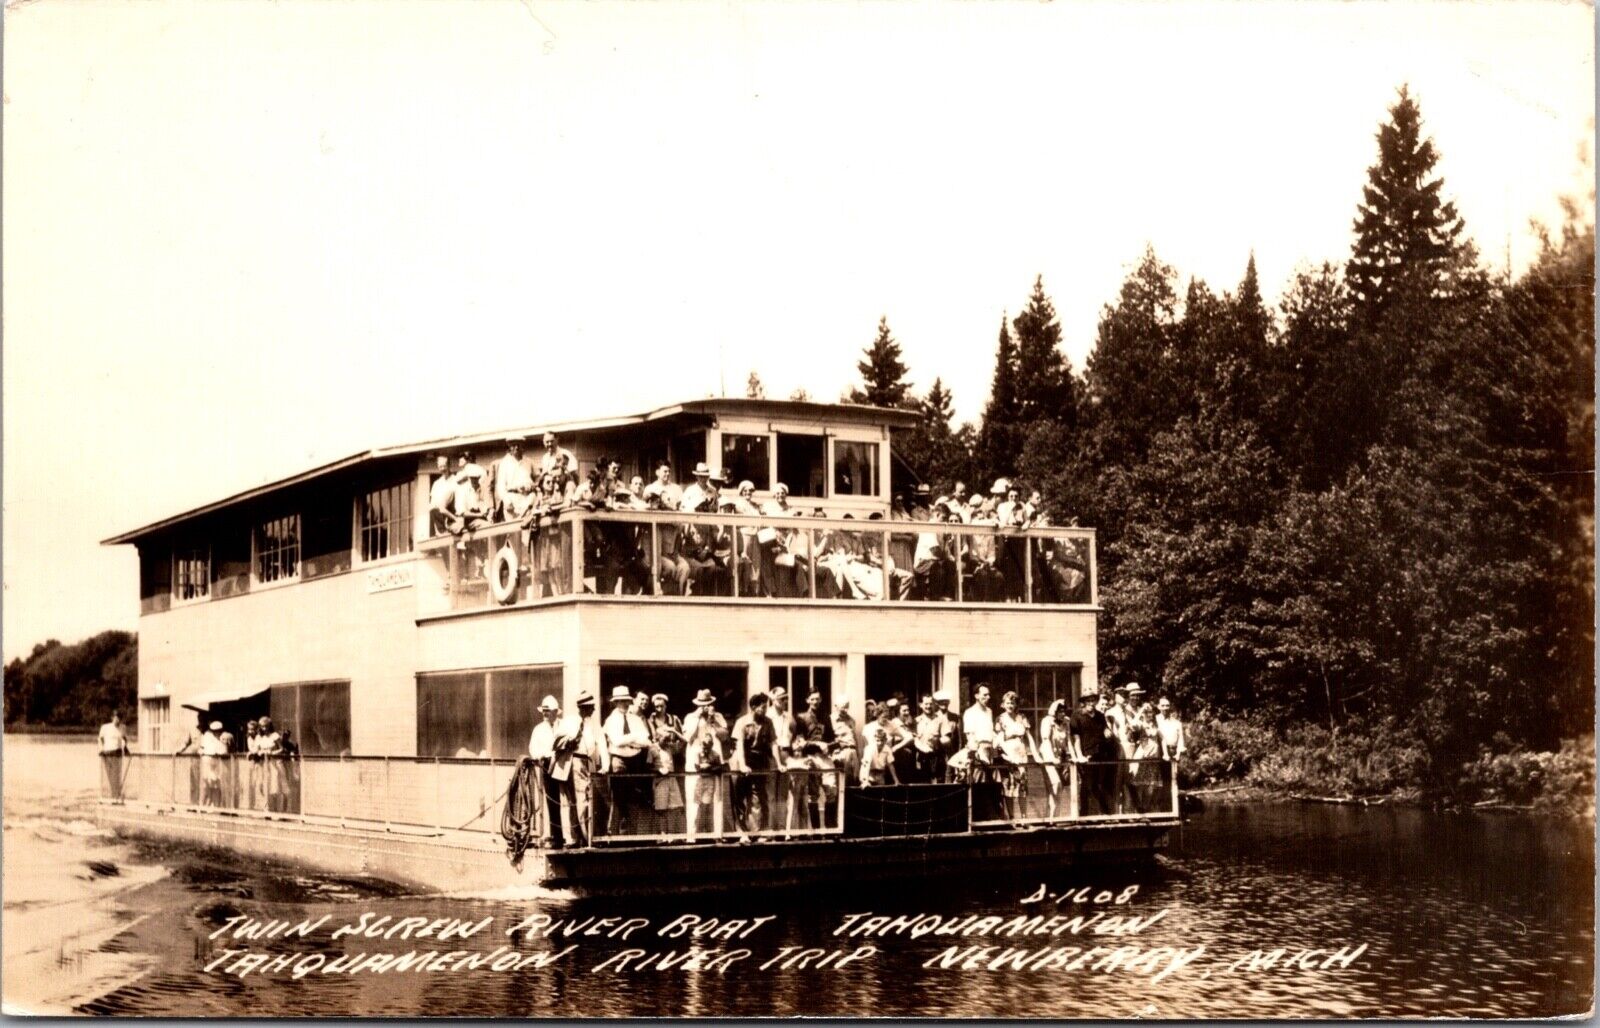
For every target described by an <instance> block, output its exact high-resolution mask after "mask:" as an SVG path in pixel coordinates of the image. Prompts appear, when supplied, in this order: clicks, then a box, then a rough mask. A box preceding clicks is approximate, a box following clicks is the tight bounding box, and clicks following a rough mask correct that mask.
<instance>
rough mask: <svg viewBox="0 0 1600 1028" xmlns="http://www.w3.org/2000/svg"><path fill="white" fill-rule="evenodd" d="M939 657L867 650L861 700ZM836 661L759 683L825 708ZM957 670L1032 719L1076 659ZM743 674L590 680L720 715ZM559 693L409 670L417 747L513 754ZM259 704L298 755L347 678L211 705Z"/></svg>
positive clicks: (333, 737) (1073, 689) (175, 738)
mask: <svg viewBox="0 0 1600 1028" xmlns="http://www.w3.org/2000/svg"><path fill="white" fill-rule="evenodd" d="M939 667H940V661H939V660H938V659H937V658H924V657H868V658H867V683H866V684H867V699H869V700H886V699H888V698H890V697H892V696H896V695H903V696H904V697H905V698H906V700H908V701H909V702H911V703H913V704H915V703H916V702H917V700H919V699H920V698H921V696H923V695H925V694H926V693H928V692H932V691H935V690H936V689H937V688H938V672H939ZM837 670H838V666H837V664H836V663H835V662H831V661H828V660H826V658H823V659H820V660H819V659H818V658H810V659H806V658H798V659H793V660H784V661H772V662H769V663H768V666H767V686H768V690H769V691H771V690H773V689H778V688H783V689H786V690H787V691H788V693H789V695H790V697H791V705H790V709H791V711H793V712H798V711H800V710H803V709H805V697H806V694H807V693H809V692H810V691H811V690H812V689H813V688H814V689H816V690H817V691H818V692H820V693H821V694H822V709H824V710H827V711H830V712H831V711H832V709H833V700H834V696H833V685H834V680H835V672H836V671H837ZM961 670H962V674H961V683H960V689H959V690H958V691H959V693H960V695H959V696H958V697H957V698H956V701H957V707H958V709H959V708H962V707H965V706H966V705H967V704H969V703H971V702H972V693H973V692H974V691H975V690H976V688H977V685H978V684H980V683H981V684H985V685H988V686H989V691H990V692H991V693H992V694H993V696H994V701H993V702H994V708H995V709H996V710H998V709H999V703H1000V697H1001V696H1003V695H1004V694H1005V693H1007V692H1011V691H1015V692H1016V693H1017V694H1018V701H1019V702H1018V707H1019V709H1020V710H1021V711H1022V712H1023V713H1024V714H1025V715H1027V717H1028V720H1029V722H1030V723H1031V724H1032V725H1033V726H1034V728H1035V730H1037V728H1038V726H1039V723H1040V721H1041V720H1042V719H1043V717H1044V715H1045V712H1046V711H1047V710H1048V709H1049V707H1050V704H1051V703H1052V702H1053V701H1055V700H1058V699H1064V700H1068V701H1071V700H1073V698H1074V697H1075V696H1076V695H1077V692H1078V689H1079V686H1080V684H1081V681H1082V668H1081V666H1080V665H1077V664H963V665H962V669H961ZM746 674H747V669H746V666H745V665H744V664H739V663H728V664H625V663H606V664H602V665H601V668H600V685H601V693H602V695H604V696H609V695H610V693H611V690H612V688H614V687H615V686H618V685H626V686H628V687H629V688H630V690H632V691H633V692H634V693H635V694H637V693H644V694H646V695H650V696H655V695H665V696H666V697H667V707H668V709H669V710H671V711H672V712H673V713H674V714H676V715H678V716H679V717H682V716H684V715H686V714H687V713H688V712H689V711H690V710H691V709H693V706H692V704H693V700H694V697H695V696H696V695H697V694H698V693H699V692H700V691H701V690H703V689H709V690H710V691H711V694H712V696H713V697H714V698H715V699H716V706H717V710H718V711H720V712H721V713H722V714H723V715H724V716H725V717H727V718H728V719H729V721H730V722H731V721H732V719H733V718H734V717H735V716H737V715H738V714H739V713H740V712H741V711H742V710H743V708H744V695H745V691H746V683H747V679H746ZM561 695H562V669H561V667H559V666H546V667H521V668H500V669H495V670H492V671H464V672H449V673H445V674H426V675H418V676H417V755H418V756H421V757H471V758H483V757H493V758H494V759H496V760H514V759H516V758H517V757H518V756H520V755H521V754H523V753H526V752H527V746H528V736H529V734H530V733H531V732H532V731H533V726H534V725H536V724H538V722H539V711H538V705H539V701H540V700H542V699H543V698H544V697H545V696H556V697H558V698H559V697H560V696H561ZM269 711H270V713H271V715H272V721H273V724H274V725H275V726H277V728H278V729H279V730H282V729H286V728H287V729H289V730H291V731H292V732H293V733H294V738H295V740H296V742H297V743H298V745H299V746H300V749H301V751H302V752H303V753H305V754H306V755H307V756H337V755H339V754H341V753H343V754H348V753H350V751H351V750H350V683H349V682H348V681H326V682H300V683H295V684H291V685H274V686H272V687H271V689H270V694H269V697H268V698H267V699H266V701H265V705H264V706H263V703H262V700H261V699H260V698H259V697H258V698H254V699H250V698H247V699H241V700H240V701H238V702H237V703H234V704H229V705H227V707H226V709H223V710H219V711H214V712H213V713H214V714H215V715H216V716H217V717H218V718H219V719H220V720H222V721H224V723H225V724H226V725H227V726H228V729H229V730H230V731H234V732H236V733H237V732H238V730H239V724H238V722H241V721H242V719H243V718H246V717H249V718H255V717H259V716H260V715H261V714H265V713H268V712H269ZM606 712H608V711H603V712H602V713H606ZM139 715H140V717H139V720H140V724H141V728H142V730H143V732H144V734H145V739H146V744H147V745H148V747H149V748H150V750H151V751H152V752H156V753H169V752H172V751H174V750H176V749H177V747H178V746H179V745H180V744H181V743H182V741H183V738H184V732H185V731H186V730H187V725H181V726H179V732H178V733H177V734H176V735H175V734H173V731H172V728H173V726H172V724H171V707H170V701H169V700H168V698H167V697H164V696H163V697H146V698H144V699H142V700H140V701H139ZM207 716H208V717H209V716H211V714H208V715H207ZM241 744H242V743H241Z"/></svg>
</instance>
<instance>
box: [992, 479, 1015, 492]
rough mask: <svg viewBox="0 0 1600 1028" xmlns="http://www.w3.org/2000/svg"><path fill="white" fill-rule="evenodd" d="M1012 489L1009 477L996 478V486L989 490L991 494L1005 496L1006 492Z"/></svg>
mask: <svg viewBox="0 0 1600 1028" xmlns="http://www.w3.org/2000/svg"><path fill="white" fill-rule="evenodd" d="M1010 491H1011V480H1010V479H1009V478H997V479H995V480H994V488H993V489H990V490H989V492H990V493H991V494H993V495H995V496H1004V495H1005V494H1006V493H1008V492H1010Z"/></svg>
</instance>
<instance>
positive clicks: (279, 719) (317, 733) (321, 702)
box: [270, 681, 350, 757]
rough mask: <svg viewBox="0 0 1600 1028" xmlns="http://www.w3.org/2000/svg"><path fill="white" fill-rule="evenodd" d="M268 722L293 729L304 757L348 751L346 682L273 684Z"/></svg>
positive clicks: (348, 694) (348, 701)
mask: <svg viewBox="0 0 1600 1028" xmlns="http://www.w3.org/2000/svg"><path fill="white" fill-rule="evenodd" d="M270 703H271V706H270V709H271V711H272V723H273V725H274V726H275V727H276V728H277V729H278V730H279V731H283V730H284V729H288V730H290V731H292V732H293V733H294V741H295V742H296V743H297V744H298V745H299V747H300V752H301V753H303V754H305V755H306V756H308V757H333V756H338V755H339V754H341V753H344V754H348V753H349V752H350V683H349V682H347V681H334V682H294V683H291V684H288V685H274V686H273V687H272V697H271V701H270Z"/></svg>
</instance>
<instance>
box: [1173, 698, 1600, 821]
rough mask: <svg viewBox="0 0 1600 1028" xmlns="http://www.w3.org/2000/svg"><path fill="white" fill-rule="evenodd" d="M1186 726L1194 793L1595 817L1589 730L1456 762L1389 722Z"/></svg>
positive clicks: (1231, 720) (1225, 721)
mask: <svg viewBox="0 0 1600 1028" xmlns="http://www.w3.org/2000/svg"><path fill="white" fill-rule="evenodd" d="M1187 730H1188V753H1187V755H1186V757H1185V760H1184V763H1183V765H1182V767H1181V769H1180V772H1179V783H1180V784H1181V785H1182V786H1183V788H1184V789H1185V790H1187V791H1190V792H1193V793H1198V794H1200V795H1224V794H1225V795H1230V796H1238V797H1239V798H1247V797H1266V798H1272V797H1279V798H1286V799H1299V800H1315V801H1320V802H1344V803H1362V804H1375V803H1390V802H1406V803H1417V804H1423V805H1427V806H1432V807H1441V808H1448V809H1488V810H1530V811H1537V812H1540V813H1552V814H1561V815H1571V816H1586V817H1590V818H1593V817H1594V815H1595V739H1594V736H1593V735H1586V736H1583V737H1581V738H1576V739H1566V740H1563V741H1562V743H1561V745H1560V748H1559V749H1556V750H1553V751H1551V750H1528V749H1523V748H1521V747H1519V746H1517V745H1515V744H1514V743H1512V742H1510V740H1508V739H1505V738H1504V737H1498V738H1496V739H1494V740H1493V741H1492V743H1491V744H1488V745H1484V746H1481V747H1480V748H1479V752H1478V754H1477V756H1476V757H1474V758H1472V759H1470V760H1466V761H1459V762H1458V761H1446V760H1441V759H1439V758H1438V757H1436V756H1434V755H1433V754H1432V753H1431V752H1430V750H1429V748H1428V746H1427V745H1426V744H1425V742H1424V740H1423V739H1421V738H1419V737H1418V736H1417V735H1416V734H1415V733H1414V732H1412V731H1410V730H1408V729H1407V728H1406V727H1405V726H1404V725H1402V724H1401V723H1400V722H1399V721H1397V720H1396V719H1394V718H1381V719H1374V720H1371V721H1364V722H1351V723H1347V724H1344V725H1342V726H1338V727H1335V728H1329V727H1328V726H1325V725H1313V724H1301V725H1296V726H1293V727H1285V726H1282V725H1276V724H1272V723H1271V722H1270V721H1269V720H1268V719H1267V718H1266V717H1263V716H1254V717H1252V716H1233V717H1222V716H1218V715H1216V714H1213V713H1211V712H1210V711H1202V712H1201V713H1199V714H1198V715H1197V716H1196V717H1195V718H1194V719H1193V720H1192V721H1191V722H1190V724H1189V725H1188V729H1187Z"/></svg>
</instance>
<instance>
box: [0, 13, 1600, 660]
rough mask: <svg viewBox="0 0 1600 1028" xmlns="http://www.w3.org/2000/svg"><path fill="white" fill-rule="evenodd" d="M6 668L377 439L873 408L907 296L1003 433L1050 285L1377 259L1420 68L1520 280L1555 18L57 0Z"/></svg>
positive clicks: (10, 203)
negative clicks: (1373, 206)
mask: <svg viewBox="0 0 1600 1028" xmlns="http://www.w3.org/2000/svg"><path fill="white" fill-rule="evenodd" d="M5 29H6V31H5V54H4V57H5V63H4V72H5V82H4V86H5V108H4V112H5V124H4V129H5V148H4V276H5V277H4V304H5V321H4V329H5V338H4V400H5V413H4V429H5V437H4V440H5V441H4V518H5V523H4V579H5V594H4V599H5V603H4V650H5V656H6V657H7V658H9V657H11V656H13V655H15V654H17V653H19V652H23V653H25V652H26V651H27V650H28V649H29V648H30V647H31V646H32V644H33V643H34V642H36V641H39V640H42V639H43V638H45V637H47V636H52V635H53V636H57V637H60V638H62V639H63V640H66V641H71V640H74V639H77V638H80V637H82V636H84V635H87V634H90V633H92V632H94V631H97V630H100V629H102V628H108V627H125V628H133V627H135V626H136V622H137V614H138V600H137V583H136V578H137V571H136V561H135V558H134V552H133V550H132V548H131V547H119V548H103V547H100V546H98V545H97V542H98V540H100V539H102V538H104V537H106V536H109V535H112V534H114V533H116V532H118V531H122V530H126V529H129V528H132V527H136V526H138V525H141V524H144V523H146V522H149V521H152V520H155V519H156V518H159V517H162V516H164V515H167V514H171V513H175V512H177V511H179V510H182V509H185V508H187V507H191V506H194V505H197V504H200V503H203V502H206V501H208V500H211V499H215V498H217V497H220V496H222V495H225V494H227V493H230V492H233V491H236V490H238V489H240V488H244V487H248V486H250V485H254V484H257V483H259V482H262V481H265V480H267V479H270V478H276V477H280V476H282V475H285V474H289V473H292V472H295V471H298V470H301V469H303V468H305V467H309V466H311V465H314V464H317V463H320V462H322V461H326V460H330V459H333V458H336V457H340V456H344V455H346V454H348V453H350V452H353V451H356V450H360V449H363V448H365V447H367V446H369V445H383V444H390V443H400V442H406V441H411V440H415V439H424V438H430V437H433V436H437V435H447V434H454V433H458V432H467V431H474V430H479V429H493V428H497V427H500V426H504V425H510V424H528V423H536V422H541V421H546V420H559V419H565V418H574V417H585V416H599V415H606V414H615V413H629V412H634V411H638V410H643V409H647V408H650V407H654V406H658V405H661V404H666V403H671V402H674V401H677V400H680V399H686V398H689V397H695V396H704V395H708V394H712V393H715V392H717V391H718V390H719V388H720V385H719V375H725V378H726V386H727V390H728V392H729V393H730V394H733V395H738V394H742V392H743V388H744V381H745V376H746V375H747V373H748V372H749V371H750V370H751V369H752V368H754V369H757V370H759V372H760V374H761V377H762V379H763V381H764V382H765V383H766V386H767V391H768V394H769V395H772V396H777V397H785V396H788V395H789V393H790V392H791V391H792V390H794V389H795V388H797V387H804V388H805V389H807V390H808V391H809V392H810V393H811V394H812V395H813V396H814V397H816V398H818V399H832V398H835V397H836V396H837V395H838V393H839V391H840V390H841V389H842V388H844V387H845V386H847V385H849V384H850V383H852V382H853V381H854V380H855V361H856V360H857V359H858V357H859V353H860V350H861V349H862V347H864V346H865V345H866V344H867V343H868V342H870V341H871V339H872V336H873V334H874V329H875V327H876V323H877V320H878V316H879V315H880V314H887V315H888V316H889V321H890V325H891V327H892V329H893V331H894V333H895V335H896V337H897V338H898V339H899V340H900V342H901V344H902V346H903V348H904V352H905V358H906V360H907V363H908V364H909V365H910V367H911V371H912V375H913V377H914V379H915V381H916V383H917V385H918V386H919V387H922V388H925V387H926V386H927V385H928V384H929V383H930V382H931V381H932V379H933V377H934V375H936V374H938V375H942V376H943V377H944V379H945V381H946V383H947V384H949V385H951V386H952V387H953V388H954V390H955V396H956V404H957V410H958V414H959V415H960V416H961V417H962V418H975V417H976V416H977V414H978V412H979V410H980V409H981V407H982V403H983V400H984V397H985V394H986V392H987V389H988V383H989V376H990V373H991V371H992V361H993V351H994V343H995V336H996V333H997V331H998V328H999V322H1000V316H1001V312H1002V311H1003V310H1010V311H1011V312H1012V313H1015V312H1016V310H1017V309H1018V308H1020V307H1021V306H1022V304H1023V302H1024V300H1025V298H1026V296H1027V294H1028V291H1029V288H1030V287H1031V285H1032V283H1033V278H1034V276H1035V274H1038V273H1043V275H1044V279H1045V287H1046V290H1047V291H1048V292H1049V293H1050V295H1051V296H1052V297H1053V299H1054V301H1055V303H1056V307H1057V309H1058V310H1059V311H1060V313H1061V319H1062V325H1063V328H1064V331H1065V336H1066V349H1067V352H1068V354H1069V356H1070V357H1071V359H1072V361H1073V363H1074V366H1076V367H1080V368H1081V367H1082V364H1083V359H1084V356H1085V354H1086V353H1087V351H1088V349H1089V347H1090V345H1091V343H1092V341H1093V334H1094V327H1095V323H1096V319H1097V315H1098V312H1099V310H1100V308H1101V306H1102V305H1103V304H1105V303H1106V302H1108V301H1110V300H1111V299H1113V298H1114V296H1115V294H1116V291H1117V288H1118V286H1119V285H1120V284H1121V281H1122V279H1123V277H1124V276H1125V275H1126V273H1127V271H1128V270H1129V269H1130V268H1131V267H1132V265H1133V263H1134V262H1135V261H1137V259H1138V257H1139V255H1140V254H1141V252H1142V251H1143V249H1144V247H1145V245H1146V243H1147V242H1149V243H1153V244H1154V245H1155V247H1156V250H1157V252H1158V253H1159V254H1160V255H1161V256H1162V257H1163V258H1164V259H1165V260H1166V261H1168V262H1169V263H1171V264H1173V265H1175V266H1176V267H1177V268H1178V269H1179V271H1180V272H1181V273H1182V274H1183V275H1184V277H1185V278H1186V279H1187V277H1189V276H1191V275H1193V276H1198V277H1201V278H1204V279H1206V280H1207V281H1208V282H1210V283H1211V285H1212V286H1213V288H1215V289H1217V290H1218V291H1221V290H1223V289H1231V288H1233V287H1234V286H1235V285H1236V284H1237V282H1238V280H1239V277H1240V275H1241V274H1242V273H1243V270H1244V265H1245V260H1246V258H1247V256H1248V254H1249V252H1250V251H1251V249H1252V248H1253V249H1254V251H1255V254H1256V258H1257V262H1258V265H1259V268H1260V273H1261V278H1262V285H1263V289H1264V290H1265V291H1266V293H1267V295H1268V297H1269V299H1275V298H1276V295H1277V292H1278V291H1279V289H1280V288H1281V287H1282V286H1283V285H1284V283H1285V282H1287V280H1288V278H1289V276H1290V274H1291V273H1292V271H1293V269H1294V268H1295V266H1296V265H1297V264H1300V263H1302V262H1307V261H1310V262H1318V261H1321V260H1324V259H1332V260H1335V261H1341V262H1342V260H1343V259H1344V257H1345V255H1346V253H1347V251H1348V246H1349V241H1350V224H1351V220H1352V218H1353V216H1354V212H1355V206H1356V203H1357V201H1358V199H1359V197H1360V189H1361V185H1362V182H1363V181H1364V177H1365V172H1366V168H1367V166H1368V165H1369V164H1371V163H1372V161H1373V159H1374V156H1375V143H1374V140H1373V134H1374V132H1375V131H1376V129H1377V127H1378V124H1379V123H1380V121H1382V120H1383V119H1384V117H1385V116H1386V109H1387V107H1388V105H1389V104H1390V103H1392V102H1393V99H1394V91H1395V89H1396V87H1397V86H1398V85H1399V84H1400V83H1402V82H1409V83H1410V85H1411V88H1412V91H1413V93H1414V94H1415V95H1416V96H1417V98H1418V100H1419V102H1420V103H1421V105H1422V111H1423V115H1424V118H1425V119H1426V128H1427V130H1428V131H1429V132H1430V134H1432V136H1433V137H1434V140H1435V143H1436V145H1437V146H1438V148H1439V150H1440V152H1441V154H1442V155H1443V157H1442V161H1441V165H1440V167H1441V171H1442V173H1443V174H1444V176H1445V179H1446V188H1447V191H1448V193H1449V194H1450V195H1452V196H1454V197H1455V198H1456V199H1457V201H1458V203H1459V206H1460V208H1461V211H1462V213H1463V214H1464V216H1465V217H1466V220H1467V224H1468V228H1469V230H1470V231H1471V232H1472V233H1473V234H1474V235H1475V236H1476V238H1477V239H1478V241H1479V244H1480V247H1481V249H1482V250H1483V251H1484V253H1485V255H1486V256H1487V257H1489V258H1491V259H1492V261H1493V263H1495V264H1496V265H1497V266H1498V265H1500V264H1502V263H1503V261H1504V255H1505V250H1506V246H1507V241H1508V239H1509V243H1510V247H1511V256H1512V263H1513V266H1514V267H1515V268H1518V269H1520V268H1522V267H1524V266H1525V265H1526V263H1527V261H1528V260H1529V258H1530V257H1531V255H1532V253H1533V248H1534V243H1533V237H1532V236H1531V234H1530V233H1529V232H1528V231H1527V229H1526V226H1527V222H1528V219H1529V218H1530V217H1534V216H1537V217H1542V218H1546V219H1554V218H1556V217H1558V214H1559V212H1558V208H1557V206H1556V203H1555V200H1556V197H1557V196H1558V195H1559V194H1561V193H1563V192H1571V191H1573V190H1574V189H1575V188H1576V187H1577V186H1578V185H1580V184H1581V183H1582V178H1581V175H1582V171H1581V169H1580V166H1579V162H1578V158H1577V153H1578V149H1579V146H1580V144H1582V143H1584V141H1585V140H1587V139H1589V138H1590V137H1592V135H1593V110H1594V101H1593V84H1594V68H1593V53H1594V14H1593V9H1592V8H1591V7H1589V6H1588V5H1584V4H1564V3H1535V2H1526V0H1516V2H1511V0H1508V2H1497V3H1465V2H1450V3H1426V4H1407V3H1361V4H1356V3H1329V4H1307V3H1244V2H1233V3H1198V2H1197V3H1181V4H1180V3H1176V2H1172V3H1147V4H1135V3H1085V2H1073V3H1053V4H1042V3H1021V2H1017V3H994V4H973V3H961V4H958V3H929V4H910V3H904V4H890V3H870V2H862V3H846V2H835V3H828V4H822V3H776V2H774V3H756V4H734V3H726V4H725V3H660V4H631V5H621V4H608V3H593V4H579V3H575V2H567V3H547V2H537V0H535V2H529V3H527V4H522V3H516V2H509V0H507V2H495V0H487V2H478V3H471V4H465V3H445V2H437V0H436V2H428V3H421V2H393V0H390V2H363V0H352V2H338V0H323V2H311V0H283V2H277V3H261V2H238V3H227V4H218V3H203V4H190V3H161V2H155V3H132V2H94V0H84V2H66V0H34V2H30V3H13V4H12V5H11V6H10V8H9V10H8V11H7V18H6V26H5Z"/></svg>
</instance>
